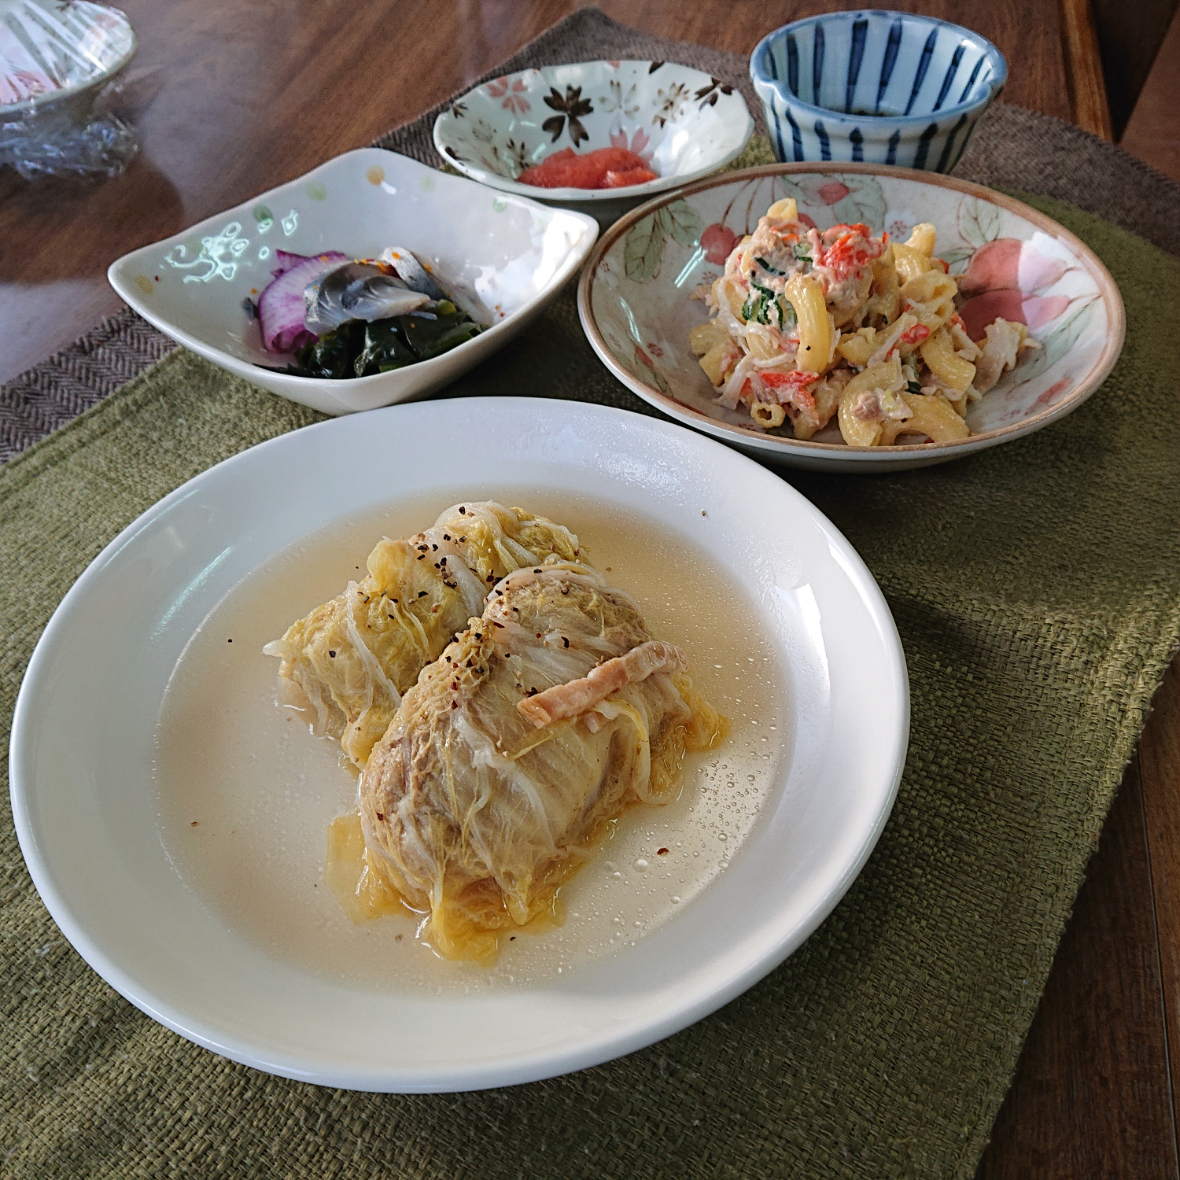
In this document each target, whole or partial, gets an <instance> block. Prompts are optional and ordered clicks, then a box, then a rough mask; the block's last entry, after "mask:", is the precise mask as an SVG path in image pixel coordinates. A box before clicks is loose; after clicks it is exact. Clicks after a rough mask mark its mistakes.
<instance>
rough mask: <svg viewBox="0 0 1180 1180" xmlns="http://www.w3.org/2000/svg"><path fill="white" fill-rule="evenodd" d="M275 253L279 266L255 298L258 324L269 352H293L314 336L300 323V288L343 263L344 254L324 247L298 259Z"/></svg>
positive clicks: (301, 319) (310, 340)
mask: <svg viewBox="0 0 1180 1180" xmlns="http://www.w3.org/2000/svg"><path fill="white" fill-rule="evenodd" d="M276 256H277V257H278V261H279V264H280V267H282V269H281V270H279V271H277V272H276V274H277V276H278V277H277V278H276V279H275V280H274V281H273V282H272V283H271V284H270V285H269V286H268V287H267V288H266V289H265V290H264V291H263V292H262V294H261V295H259V297H258V323H259V326H260V327H261V329H262V344H263V347H264V348H266V349H267V350H268V351H269V352H294V351H295V350H296V349H299V348H302V347H303V346H304V345H305V344H311V343H312V342H313V341H315V340H316V339H318V337H317V336H316V335H315V333H314V332H309V331H308V330H307V328H306V327H305V326H304V322H303V321H304V316H305V314H306V311H307V309H306V306H305V304H304V300H303V292H304V289H305V288H306V287H307V285H308V283H314V282H315V280H316V279H318V278H319V277H320V275H322V274H323V273H324V272H325V271H329V270H331V269H332V268H333V267H336V266H339V265H340V263H342V262H347V261H348V255H347V254H341V253H340V252H339V251H338V250H328V251H326V252H325V253H323V254H316V255H314V256H313V257H311V258H303V259H299V255H296V254H288V253H287V252H286V251H285V250H280V251H277V252H276ZM296 259H298V261H295V260H296ZM288 263H293V264H292V265H288Z"/></svg>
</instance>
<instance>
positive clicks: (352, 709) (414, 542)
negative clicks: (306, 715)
mask: <svg viewBox="0 0 1180 1180" xmlns="http://www.w3.org/2000/svg"><path fill="white" fill-rule="evenodd" d="M580 556H583V555H582V553H581V550H580V549H579V547H578V538H577V537H576V536H574V534H573V533H571V532H570V531H569V530H568V529H565V528H563V527H562V526H561V525H559V524H554V523H553V522H552V521H549V520H546V519H544V517H538V516H532V515H530V514H529V513H527V512H525V511H524V510H523V509H520V508H505V507H503V505H500V504H496V503H493V502H491V501H487V502H483V503H465V504H456V505H455V506H454V507H453V508H448V509H447V510H446V511H445V512H444V513H442V515H441V516H439V518H438V520H437V521H436V522H435V523H434V525H432V526H431V527H430V528H428V529H427V530H426V531H425V532H422V533H418V534H417V535H416V536H413V537H410V538H409V539H408V540H397V541H391V540H389V539H385V540H383V541H381V542H380V544H378V545H377V547H376V548H375V549H374V550H373V552H372V553H370V554H369V558H368V563H367V564H368V573H367V574H366V575H365V577H363V578H362V579H361V580H360V581H359V582H349V584H348V587H347V589H346V590H345V591H344V593H343V594H341V595H339V596H338V597H336V598H333V599H332V600H331V601H330V602H325V603H324V604H323V605H322V606H318V607H316V609H315V610H313V611H312V612H311V613H310V614H309V615H307V616H306V617H305V618H302V619H300V620H298V622H296V623H293V624H292V625H291V626H290V627H289V628H288V629H287V632H286V634H285V635H284V636H283V637H282V638H281V639H278V640H275V641H274V642H273V643H268V644H267V645H266V647H265V648H264V650H265V652H266V654H267V655H272V656H278V657H279V658H280V659H281V660H282V661H283V662H282V665H281V667H280V669H279V683H280V690H281V692H282V697H283V699H284V701H285V702H286V703H288V704H292V705H297V706H300V707H303V708H306V709H309V710H310V711H312V712H313V713H314V716H315V718H316V729H317V732H319V733H327V734H330V735H331V736H332V737H334V738H336V739H337V740H338V741H339V742H340V745H341V747H342V748H343V750H344V753H345V754H346V755H347V756H348V758H349V759H350V760H351V761H352V762H353V764H354V765H355V766H356V767H357V768H358V769H363V768H364V766H365V763H366V762H367V760H368V757H369V751H370V750H371V749H372V748H373V743H374V742H376V741H377V739H378V738H379V737H380V736H381V735H382V734H383V733H384V732H385V729H386V727H387V726H388V725H389V722H390V721H391V720H392V719H393V715H394V713H395V712H396V711H397V707H398V705H399V704H400V703H401V697H402V693H404V692H405V691H406V689H408V688H409V687H410V685H412V684H413V683H414V681H415V680H416V679H417V678H418V673H419V672H421V671H422V669H423V668H424V667H425V666H426V665H427V664H429V663H430V662H431V661H432V660H435V659H437V658H438V656H439V655H440V654H441V652H442V650H443V648H444V647H445V646H446V645H447V643H448V642H449V641H450V640H451V639H452V637H453V636H454V635H455V634H456V632H458V631H461V630H463V628H464V627H466V626H467V621H468V619H469V618H471V617H472V616H473V615H478V614H480V612H481V611H482V610H483V607H484V601H485V599H486V596H487V593H488V591H489V590H490V589H491V586H492V585H493V584H494V583H495V582H496V581H497V580H498V579H500V578H502V577H504V575H505V574H508V573H511V572H512V571H513V570H517V569H521V568H523V567H525V566H529V567H531V566H535V565H538V564H540V563H542V562H544V561H546V560H555V559H560V560H570V561H572V560H577V559H578V558H579V557H580Z"/></svg>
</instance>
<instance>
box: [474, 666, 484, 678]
mask: <svg viewBox="0 0 1180 1180" xmlns="http://www.w3.org/2000/svg"><path fill="white" fill-rule="evenodd" d="M475 670H476V671H477V672H478V673H479V674H480V675H481V676H482V675H483V669H482V668H476V669H475Z"/></svg>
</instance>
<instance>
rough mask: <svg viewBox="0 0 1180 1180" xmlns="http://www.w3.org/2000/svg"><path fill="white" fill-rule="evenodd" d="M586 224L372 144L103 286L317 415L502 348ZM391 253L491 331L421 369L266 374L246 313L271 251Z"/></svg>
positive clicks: (556, 282)
mask: <svg viewBox="0 0 1180 1180" xmlns="http://www.w3.org/2000/svg"><path fill="white" fill-rule="evenodd" d="M597 234H598V227H597V225H595V223H594V221H593V220H592V219H591V218H589V217H583V216H582V215H581V214H578V213H571V212H568V211H567V210H565V209H553V208H550V207H549V206H547V205H538V204H537V203H536V202H535V201H529V200H525V199H524V198H523V197H515V196H511V195H509V194H506V193H494V192H490V191H489V190H488V189H486V188H484V187H483V186H482V185H478V184H475V183H474V182H473V181H470V180H466V179H464V178H463V177H461V176H448V175H446V174H445V173H442V172H436V171H434V169H432V168H427V167H426V166H425V165H423V164H419V163H418V162H417V161H416V160H411V159H408V158H407V157H406V156H399V155H397V154H396V153H394V152H387V151H382V150H381V149H379V148H362V149H360V150H359V151H354V152H346V153H345V154H344V155H342V156H337V157H336V158H335V159H334V160H329V161H328V163H326V164H323V165H321V166H320V167H319V168H316V169H315V170H314V171H312V172H309V173H308V174H307V175H306V176H301V177H300V178H299V179H298V180H293V181H291V182H290V183H289V184H284V185H282V186H280V187H279V188H275V189H271V190H270V191H269V192H266V193H263V194H262V195H261V196H258V197H256V198H255V199H254V200H252V201H247V202H246V203H245V204H242V205H239V206H237V207H236V208H234V209H227V210H226V211H225V212H224V213H219V214H218V215H217V216H216V217H210V218H209V219H208V220H206V221H203V222H201V223H200V224H199V225H194V226H193V227H192V228H191V229H187V230H185V231H183V232H182V233H179V234H176V235H174V236H173V237H171V238H166V239H165V240H164V241H162V242H156V243H154V244H153V245H151V246H144V247H143V248H142V249H139V250H135V251H133V252H132V253H130V254H126V255H124V256H123V257H122V258H120V259H119V260H118V261H117V262H115V263H113V264H112V265H111V268H110V270H109V271H108V272H107V276H108V278H109V279H110V282H111V286H113V287H114V288H115V290H116V291H117V292H118V293H119V295H121V296H122V297H123V299H124V300H126V302H127V303H129V304H130V305H131V306H132V307H133V308H134V309H135V310H136V311H137V312H139V314H140V315H141V316H143V318H144V319H145V320H147V321H148V322H149V323H152V324H154V325H155V326H156V327H157V328H159V329H160V331H162V332H165V333H167V334H168V335H169V336H171V337H172V338H173V339H174V340H176V341H178V342H179V343H180V344H183V345H185V346H186V347H187V348H190V349H192V351H193V352H196V353H199V354H200V355H201V356H203V357H205V358H206V359H207V360H210V361H212V362H213V363H214V364H216V365H220V366H221V367H222V368H223V369H228V370H229V371H230V372H231V373H234V374H236V375H237V376H239V377H244V378H245V379H246V380H247V381H250V382H253V384H255V385H261V386H262V387H263V388H264V389H269V390H270V391H271V392H272V393H277V394H279V395H281V396H282V397H286V398H290V399H291V401H296V402H301V403H302V404H303V405H306V406H311V407H312V408H313V409H317V410H322V411H323V412H324V413H325V414H349V413H353V412H355V411H358V410H372V409H375V408H377V407H378V406H388V405H392V404H393V403H394V402H403V401H408V400H409V399H410V398H415V397H425V396H426V395H427V394H429V393H433V392H434V391H435V390H437V389H441V388H442V387H443V386H444V385H446V384H448V383H449V382H451V381H454V380H455V378H457V377H459V376H461V375H462V374H463V373H465V372H466V371H467V370H468V369H470V368H471V367H472V366H473V365H475V364H477V363H478V362H479V361H481V360H483V359H484V358H485V357H487V356H490V355H491V354H492V353H493V352H495V351H496V350H497V349H498V348H500V347H502V346H503V345H504V344H506V343H507V342H508V341H509V340H510V339H512V337H513V336H514V335H515V334H516V333H517V332H518V331H519V330H520V329H521V328H522V327H524V325H525V324H527V323H528V321H529V320H530V319H531V318H532V317H533V316H534V315H536V314H537V313H538V312H539V311H540V310H541V308H542V307H544V305H545V304H546V303H548V302H549V300H551V299H552V298H553V297H554V296H555V295H556V294H557V293H558V292H559V291H560V290H561V288H562V287H563V286H564V285H565V283H566V281H567V280H568V279H569V278H570V277H571V276H572V275H574V274H575V273H576V272H577V270H578V267H580V266H581V265H582V262H583V261H584V260H585V258H586V255H587V254H588V253H589V252H590V248H591V246H593V245H594V239H595V237H596V236H597ZM388 246H403V247H405V248H406V249H408V250H411V251H413V252H414V253H415V254H417V256H418V257H419V258H420V259H422V260H423V261H424V262H427V263H429V264H431V265H433V266H434V267H435V268H436V271H437V273H438V274H439V276H440V277H443V278H448V277H449V278H451V279H453V280H456V281H458V282H459V283H462V284H463V285H464V286H465V287H466V289H467V290H468V291H469V292H470V293H471V294H472V295H473V296H474V297H475V298H476V299H477V300H478V301H479V302H480V303H482V304H483V307H484V309H485V312H486V315H487V317H488V318H489V319H490V320H491V321H492V323H491V325H490V326H489V327H488V328H487V330H486V331H484V332H481V333H480V334H479V335H478V336H475V337H473V338H472V339H471V340H468V341H467V342H466V343H464V344H460V345H459V346H458V347H456V348H452V349H451V350H450V351H449V352H445V353H443V354H442V355H441V356H436V357H434V358H433V359H430V360H423V361H419V362H418V363H416V364H412V365H407V366H405V367H404V368H400V369H393V370H391V371H389V372H385V373H374V374H373V375H371V376H367V377H357V378H355V379H353V380H321V379H318V378H314V377H298V376H294V375H292V374H290V373H286V372H280V371H277V370H278V368H283V367H285V365H286V360H287V358H286V357H284V356H276V354H275V353H271V352H267V351H265V350H264V349H263V347H262V334H261V332H260V331H259V328H258V321H257V320H256V319H255V318H253V316H251V315H249V314H248V313H247V310H246V305H247V304H248V302H249V301H250V300H251V299H256V298H257V296H258V293H259V292H260V291H261V290H262V289H263V288H264V287H266V286H267V284H268V283H270V281H271V276H272V272H273V268H274V266H275V262H276V258H275V255H276V254H277V253H278V251H280V250H282V251H288V252H290V253H295V254H304V255H312V254H318V253H320V252H322V251H325V250H340V251H341V252H343V253H345V254H348V255H351V256H352V257H355V258H375V257H377V256H378V255H379V254H380V253H381V251H382V250H384V249H385V248H386V247H388Z"/></svg>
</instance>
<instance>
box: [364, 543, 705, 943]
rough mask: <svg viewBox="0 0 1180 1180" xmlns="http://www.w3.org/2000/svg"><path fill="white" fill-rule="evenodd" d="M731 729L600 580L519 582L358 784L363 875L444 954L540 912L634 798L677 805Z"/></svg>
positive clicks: (426, 674)
mask: <svg viewBox="0 0 1180 1180" xmlns="http://www.w3.org/2000/svg"><path fill="white" fill-rule="evenodd" d="M726 728H727V723H726V722H725V720H724V718H722V717H720V716H719V715H718V714H717V713H716V712H715V711H714V710H713V709H712V708H711V707H710V706H709V705H708V703H707V702H705V701H704V700H703V698H702V697H701V696H700V694H699V693H698V692H696V691H695V690H694V688H693V686H692V683H691V681H690V679H689V677H688V675H687V671H686V664H685V659H684V656H683V654H682V653H681V652H680V651H679V649H677V648H675V647H673V646H672V645H670V644H666V643H660V642H657V641H655V640H653V639H652V637H651V636H650V635H649V634H648V632H647V630H646V628H645V626H644V622H643V616H642V614H641V613H640V610H639V607H638V606H637V605H636V604H635V602H634V601H633V600H632V599H631V598H630V597H629V596H628V595H627V594H626V593H624V592H623V591H621V590H618V589H612V588H610V587H608V586H607V585H606V582H605V579H604V578H603V577H602V575H601V574H599V573H598V572H597V571H596V570H594V569H592V568H590V567H589V566H586V565H584V564H579V563H576V562H563V561H553V562H550V563H548V564H545V565H540V566H536V567H528V568H524V569H521V570H519V571H517V572H515V573H512V574H510V575H508V576H507V577H506V578H504V579H503V580H502V581H501V582H499V583H498V584H497V585H496V587H495V589H494V590H493V591H492V594H491V597H490V598H489V601H488V605H487V607H486V609H485V610H484V612H483V615H482V617H481V618H478V619H476V618H473V619H472V620H471V622H470V625H469V626H468V628H467V629H466V630H465V631H464V632H463V633H462V634H461V635H459V636H458V637H457V638H456V640H455V642H453V643H451V644H450V645H449V646H448V647H447V648H446V650H445V651H444V652H443V653H442V656H441V658H440V659H438V660H436V661H435V662H434V663H432V664H431V665H429V666H428V667H427V668H425V669H424V671H423V672H422V675H421V676H420V677H419V678H418V681H417V683H416V684H415V685H414V686H413V687H412V688H411V689H410V690H409V691H408V692H407V693H406V695H405V697H404V699H403V700H402V703H401V706H400V707H399V709H398V710H397V713H396V715H395V717H394V719H393V722H392V724H391V725H390V726H389V728H388V730H387V731H386V733H385V735H384V736H383V737H382V738H381V740H380V741H379V742H378V743H377V744H376V746H375V747H374V748H373V750H372V753H371V755H370V757H369V762H368V766H367V767H366V769H365V771H364V773H363V775H362V776H361V783H360V796H361V821H362V825H363V831H364V840H365V845H366V848H367V853H366V860H367V863H368V864H369V865H370V866H372V867H373V868H375V869H376V870H377V871H378V872H379V873H380V874H381V876H382V877H383V878H384V879H385V881H386V882H387V883H388V885H389V886H391V887H392V888H393V889H394V890H396V891H397V893H398V894H400V896H401V897H402V898H403V899H404V900H405V902H406V903H407V904H408V905H409V906H410V907H411V908H412V909H416V910H419V911H422V912H426V913H428V914H429V918H428V921H427V922H426V924H425V927H424V930H423V935H424V936H425V937H426V938H427V939H428V940H429V941H430V942H431V944H432V945H433V946H434V947H435V948H436V949H437V950H438V951H439V952H440V953H442V954H443V955H445V956H447V957H449V958H462V959H477V960H480V961H482V962H488V961H490V960H491V959H493V958H494V957H495V955H496V951H497V948H498V942H499V936H500V935H501V934H502V933H503V932H505V931H510V930H513V929H516V928H519V927H521V926H524V925H526V924H527V923H529V922H531V921H533V920H534V919H536V918H538V917H540V916H542V915H544V914H546V913H547V912H548V911H550V910H551V908H552V906H553V904H554V898H555V896H556V892H557V890H558V888H559V887H560V885H561V884H562V882H564V881H565V880H566V879H567V878H568V877H569V876H570V875H571V874H572V873H573V872H574V871H575V870H576V869H577V868H578V867H580V865H582V864H583V863H584V862H585V860H586V859H587V858H588V857H589V856H590V855H591V853H592V851H593V849H594V847H595V845H596V844H597V843H598V842H599V841H600V840H601V838H602V836H603V834H604V832H605V829H606V826H607V825H608V824H609V823H610V822H611V821H612V820H614V819H617V818H618V816H619V815H620V814H622V812H623V811H624V810H625V809H626V808H627V807H628V806H630V805H631V804H634V803H638V802H657V803H658V802H663V801H664V800H666V799H668V798H669V797H670V796H671V794H672V792H671V790H670V788H671V787H672V785H673V783H674V781H675V779H676V776H677V773H678V771H679V769H680V765H681V761H682V759H683V756H684V753H685V751H689V750H698V749H704V748H708V747H710V746H712V745H714V744H716V743H717V742H718V741H719V740H720V739H721V737H722V736H723V734H724V732H725V730H726Z"/></svg>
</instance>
